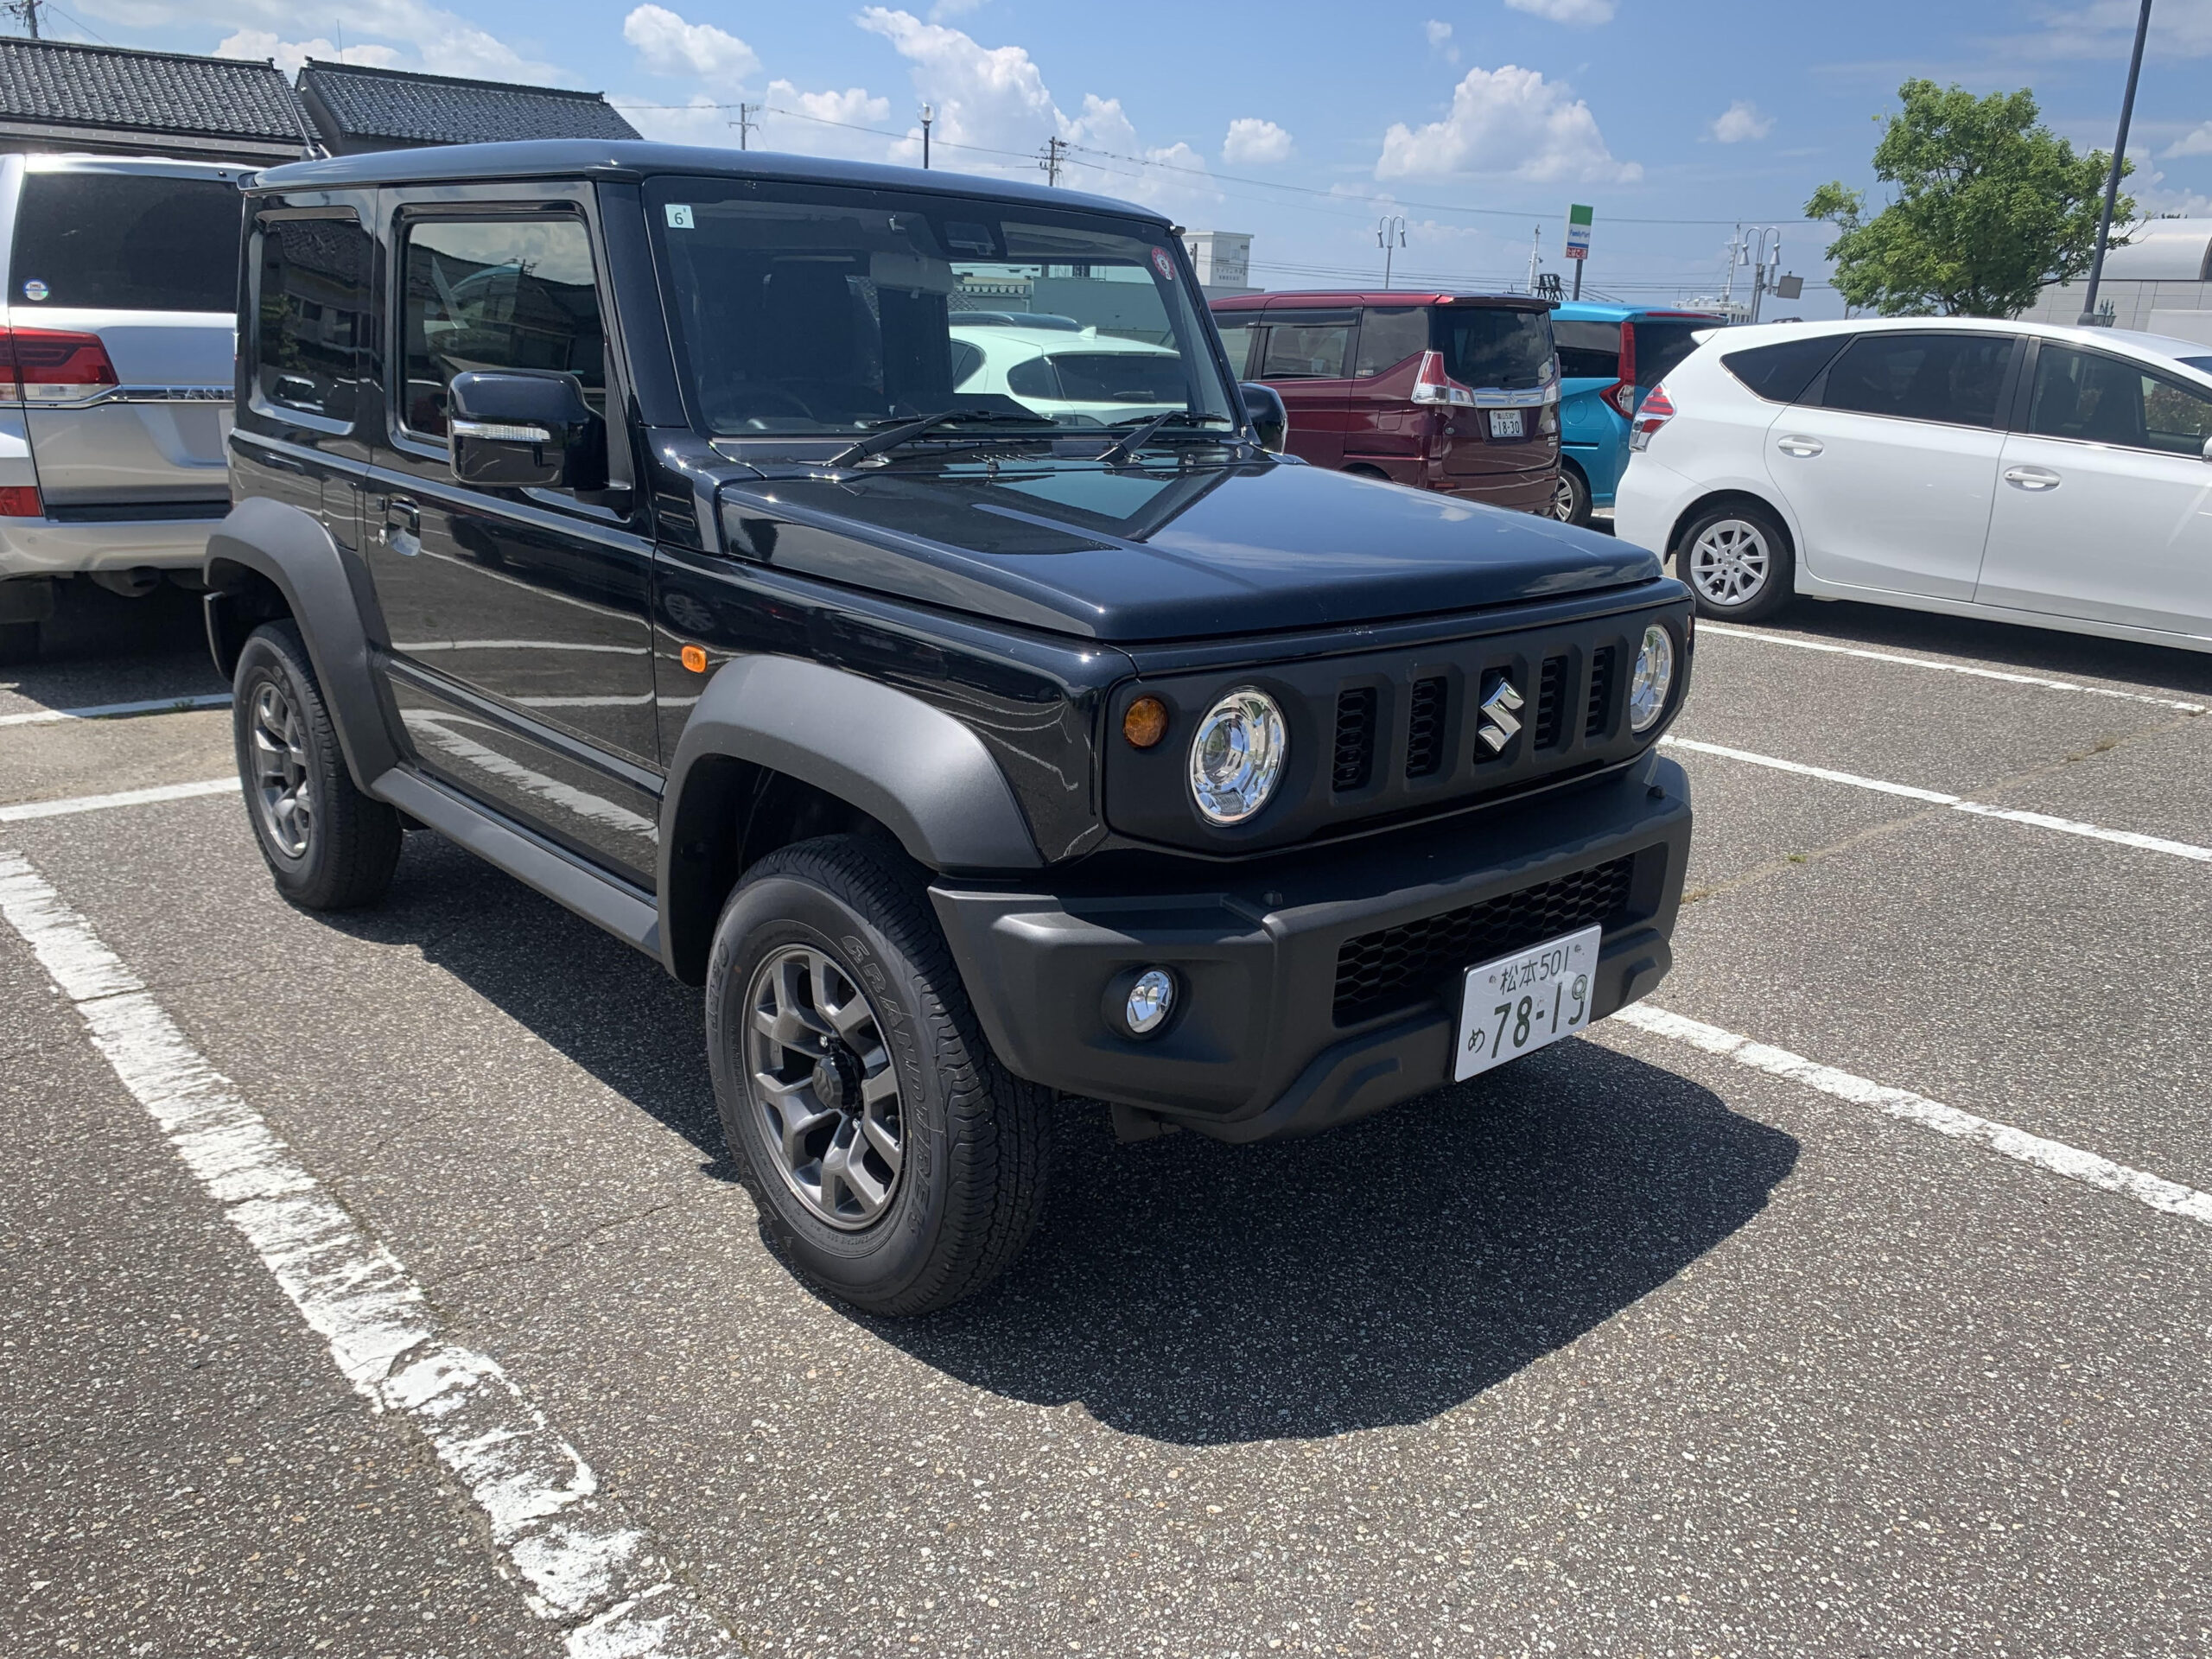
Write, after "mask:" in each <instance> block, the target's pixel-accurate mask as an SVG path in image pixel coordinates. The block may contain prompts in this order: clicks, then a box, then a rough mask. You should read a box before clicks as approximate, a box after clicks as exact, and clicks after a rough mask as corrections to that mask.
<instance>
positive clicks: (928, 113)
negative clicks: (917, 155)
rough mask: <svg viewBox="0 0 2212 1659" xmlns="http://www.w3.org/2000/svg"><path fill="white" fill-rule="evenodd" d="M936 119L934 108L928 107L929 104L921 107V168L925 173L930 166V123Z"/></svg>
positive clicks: (932, 106)
mask: <svg viewBox="0 0 2212 1659" xmlns="http://www.w3.org/2000/svg"><path fill="white" fill-rule="evenodd" d="M936 119H937V110H936V107H935V106H934V105H929V104H925V105H922V168H923V170H924V171H925V172H926V171H927V170H928V169H929V164H930V123H931V122H932V121H934V120H936Z"/></svg>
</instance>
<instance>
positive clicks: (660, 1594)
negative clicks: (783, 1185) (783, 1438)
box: [0, 852, 734, 1659]
mask: <svg viewBox="0 0 2212 1659" xmlns="http://www.w3.org/2000/svg"><path fill="white" fill-rule="evenodd" d="M0 915H4V916H5V917H6V918H7V920H8V923H9V925H10V926H11V927H13V928H14V929H15V930H16V932H17V933H18V934H20V935H21V936H22V938H23V940H24V942H25V943H26V944H29V946H30V948H31V950H33V951H34V952H35V954H36V955H37V957H38V959H39V961H40V963H41V964H42V965H43V966H44V967H45V969H46V971H47V975H48V977H49V978H50V979H52V980H53V982H54V986H55V988H57V989H59V990H60V993H61V994H62V995H64V996H66V997H67V998H68V999H69V1001H71V1002H72V1003H73V1004H74V1005H75V1007H76V1010H77V1013H78V1014H79V1017H80V1018H81V1019H82V1020H84V1022H85V1026H86V1030H87V1031H88V1032H89V1033H91V1036H92V1044H93V1046H95V1047H96V1048H98V1049H99V1052H101V1053H102V1054H103V1055H105V1057H106V1058H107V1061H108V1064H109V1065H111V1066H113V1067H114V1068H115V1073H116V1076H117V1077H119V1078H121V1079H122V1081H123V1084H124V1087H125V1088H126V1089H128V1090H130V1093H131V1094H132V1096H135V1097H136V1098H137V1102H138V1103H139V1104H140V1105H141V1106H143V1107H144V1108H145V1109H146V1111H147V1113H148V1115H149V1116H151V1117H152V1118H153V1120H154V1122H156V1124H158V1125H159V1126H160V1127H161V1129H162V1133H163V1134H164V1135H167V1136H168V1139H169V1143H170V1144H171V1145H172V1146H174V1147H175V1148H176V1151H177V1154H178V1156H179V1157H181V1159H182V1160H184V1163H185V1166H186V1167H187V1168H188V1169H189V1170H191V1172H192V1173H193V1174H194V1176H195V1177H197V1178H198V1179H199V1181H200V1185H202V1186H204V1187H205V1188H206V1189H207V1192H208V1193H209V1195H210V1196H211V1197H213V1198H214V1199H215V1201H216V1202H217V1203H218V1204H219V1205H221V1206H222V1208H223V1212H224V1214H225V1216H226V1217H227V1218H228V1220H229V1221H230V1223H231V1224H232V1226H233V1227H234V1228H236V1229H237V1230H238V1232H239V1233H240V1234H241V1235H243V1236H244V1237H245V1241H246V1243H248V1244H250V1245H251V1246H252V1248H253V1250H254V1253H255V1254H256V1255H258V1256H259V1257H260V1258H261V1262H262V1264H263V1265H264V1267H266V1268H268V1269H269V1271H270V1274H272V1275H274V1276H275V1278H276V1280H277V1283H278V1284H279V1285H281V1286H282V1287H283V1290H284V1294H286V1295H287V1296H289V1298H291V1300H292V1305H293V1306H295V1307H296V1308H297V1309H299V1311H300V1315H301V1317H302V1319H305V1320H306V1321H307V1322H308V1325H309V1326H310V1327H311V1328H312V1329H313V1330H314V1331H315V1333H316V1334H317V1335H319V1336H321V1338H323V1339H324V1340H325V1341H326V1342H327V1343H328V1344H330V1355H331V1357H332V1358H333V1359H334V1360H335V1361H336V1362H337V1363H338V1369H339V1370H340V1371H342V1372H343V1373H344V1374H345V1376H346V1381H347V1382H348V1383H352V1384H353V1387H354V1389H356V1390H358V1391H359V1393H360V1394H361V1395H363V1396H364V1397H365V1399H366V1400H367V1401H368V1402H369V1403H370V1404H371V1405H372V1407H373V1408H376V1409H377V1410H378V1411H391V1412H397V1413H400V1414H404V1415H405V1416H406V1417H407V1418H408V1419H409V1420H410V1421H411V1422H412V1423H413V1424H414V1425H415V1427H416V1428H418V1429H419V1430H420V1431H421V1432H422V1433H423V1435H424V1437H425V1438H427V1439H428V1440H429V1442H430V1445H431V1446H432V1447H434V1448H435V1451H436V1452H437V1455H438V1459H439V1460H440V1461H441V1462H442V1463H443V1464H444V1465H446V1467H447V1468H448V1469H449V1470H451V1471H453V1473H454V1477H455V1478H457V1479H458V1480H459V1481H460V1482H461V1484H462V1486H463V1487H465V1488H466V1489H467V1491H468V1494H469V1496H470V1497H472V1498H474V1500H475V1503H476V1505H477V1507H478V1508H479V1509H480V1510H482V1511H483V1513H484V1516H485V1519H486V1522H488V1523H489V1527H490V1531H491V1535H492V1537H493V1541H494V1542H495V1543H496V1544H497V1546H498V1548H499V1552H500V1554H501V1555H502V1557H503V1558H504V1560H505V1564H506V1566H507V1567H509V1568H511V1569H512V1573H513V1574H514V1576H515V1577H516V1578H518V1579H519V1580H521V1582H522V1585H523V1586H524V1596H525V1597H526V1598H527V1599H528V1600H529V1603H530V1606H531V1611H533V1612H535V1613H537V1616H538V1617H539V1618H543V1619H545V1620H547V1621H549V1622H550V1623H552V1624H557V1625H559V1626H561V1627H563V1630H564V1631H565V1634H566V1637H567V1647H568V1651H569V1654H570V1655H571V1656H572V1659H618V1656H619V1659H652V1656H664V1655H670V1654H673V1653H677V1652H683V1653H686V1654H696V1653H702V1652H717V1653H719V1652H734V1646H733V1644H732V1643H730V1642H729V1639H728V1633H727V1632H726V1631H724V1630H722V1629H721V1626H720V1624H718V1623H717V1622H716V1621H715V1620H714V1619H713V1618H710V1617H709V1615H708V1614H707V1612H706V1611H704V1610H703V1609H702V1608H701V1607H700V1606H699V1605H697V1604H696V1602H694V1601H693V1600H692V1599H691V1598H690V1596H689V1595H688V1594H687V1593H686V1592H684V1591H683V1589H681V1588H680V1587H679V1586H677V1585H676V1584H675V1583H673V1582H672V1581H671V1579H670V1577H669V1575H668V1567H667V1563H666V1561H665V1560H664V1559H663V1558H662V1556H661V1554H660V1553H659V1552H658V1550H657V1549H656V1548H654V1546H653V1544H652V1541H651V1540H650V1539H649V1538H648V1537H647V1536H646V1535H645V1533H644V1532H643V1531H642V1530H641V1529H639V1528H638V1527H636V1526H635V1525H633V1524H632V1523H631V1522H630V1521H629V1520H628V1518H627V1517H626V1516H624V1515H622V1514H621V1513H620V1510H618V1509H617V1508H616V1506H615V1505H614V1504H613V1503H611V1502H608V1501H607V1500H605V1499H602V1498H601V1497H598V1496H597V1493H598V1491H599V1480H598V1477H597V1476H595V1475H594V1474H593V1472H592V1471H591V1468H590V1466H589V1465H587V1464H586V1463H585V1462H584V1460H583V1459H582V1457H580V1456H579V1455H578V1454H577V1452H576V1450H575V1447H574V1446H571V1445H570V1444H569V1442H568V1440H565V1439H564V1438H563V1437H562V1436H561V1435H560V1434H558V1433H556V1432H555V1431H554V1430H553V1428H552V1427H550V1425H548V1423H547V1422H546V1421H545V1417H544V1414H543V1413H542V1412H540V1411H539V1410H538V1409H537V1407H535V1406H534V1405H532V1404H531V1402H530V1401H529V1399H528V1398H527V1397H526V1396H524V1394H523V1392H522V1390H521V1389H519V1388H518V1387H517V1386H516V1384H515V1383H514V1382H513V1380H512V1378H510V1377H509V1376H507V1374H506V1372H505V1370H501V1369H500V1367H499V1362H498V1361H496V1360H494V1359H493V1358H492V1357H490V1356H489V1355H487V1354H482V1353H479V1352H476V1351H474V1350H473V1349H469V1348H466V1347H463V1346H461V1344H458V1343H456V1342H454V1341H453V1340H451V1339H450V1338H448V1336H447V1335H446V1334H445V1332H443V1331H442V1329H441V1328H440V1323H441V1322H440V1319H439V1317H438V1315H437V1314H436V1313H435V1312H434V1311H433V1310H432V1309H431V1308H430V1306H429V1304H428V1303H427V1302H426V1301H425V1300H423V1293H422V1290H421V1288H420V1287H418V1286H417V1285H416V1283H415V1281H413V1280H412V1279H410V1277H409V1276H408V1274H407V1270H406V1269H405V1268H404V1267H402V1266H401V1265H400V1263H399V1262H398V1260H397V1258H396V1257H395V1256H394V1255H392V1253H391V1250H390V1249H387V1248H386V1247H385V1243H384V1242H383V1241H382V1240H381V1239H379V1238H378V1237H377V1236H375V1235H374V1234H372V1233H371V1232H370V1231H368V1230H367V1229H366V1228H365V1227H363V1226H362V1225H361V1224H360V1223H359V1222H358V1221H356V1220H355V1219H354V1218H353V1217H352V1216H351V1215H350V1214H348V1213H347V1211H346V1210H345V1209H344V1208H343V1207H342V1206H341V1205H339V1203H338V1202H337V1201H336V1200H335V1199H334V1198H332V1197H331V1196H330V1195H329V1194H328V1193H327V1192H325V1191H324V1190H323V1188H322V1186H321V1183H319V1182H318V1181H317V1180H316V1179H315V1177H314V1176H313V1175H311V1174H310V1173H308V1170H307V1168H306V1167H305V1166H303V1165H302V1164H301V1163H300V1162H299V1160H297V1159H296V1157H295V1156H294V1155H293V1153H292V1150H291V1148H290V1147H288V1146H286V1145H285V1144H284V1142H283V1141H282V1140H280V1139H279V1138H278V1137H277V1134H276V1132H275V1131H274V1130H272V1129H271V1128H270V1127H269V1125H268V1123H267V1122H265V1121H264V1119H263V1118H262V1116H261V1115H260V1114H259V1113H258V1112H257V1111H255V1110H254V1109H253V1108H252V1107H251V1106H249V1105H248V1104H247V1103H245V1100H244V1099H243V1098H241V1097H240V1096H238V1093H237V1092H236V1091H235V1090H233V1088H232V1085H231V1084H230V1083H229V1082H228V1080H226V1078H224V1077H222V1076H221V1075H220V1074H219V1073H218V1072H217V1071H215V1069H214V1068H213V1066H211V1065H208V1063H207V1060H206V1059H205V1058H203V1057H202V1056H201V1055H200V1053H199V1052H197V1051H196V1050H194V1048H193V1047H192V1046H191V1045H190V1044H189V1043H188V1042H187V1041H186V1040H185V1038H184V1034H183V1033H181V1032H180V1031H179V1030H178V1029H177V1027H176V1026H175V1023H174V1022H173V1021H171V1020H170V1019H169V1017H168V1014H165V1013H163V1012H162V1008H161V1006H160V1005H159V1004H158V1003H156V1001H154V998H153V995H152V994H151V993H150V992H149V991H148V990H147V988H146V987H145V985H144V983H143V982H142V981H141V980H140V979H139V978H138V976H137V975H135V974H133V973H132V972H131V971H130V968H129V967H128V966H126V965H125V964H124V962H123V960H122V959H121V958H120V957H118V956H117V955H116V954H115V953H114V952H113V951H112V950H109V949H108V947H107V946H106V945H105V944H103V943H101V941H100V939H99V937H98V936H97V935H96V934H95V933H93V931H92V927H91V925H90V924H88V923H87V922H86V920H85V918H83V917H82V916H79V914H78V913H77V912H75V911H73V910H72V909H70V908H69V906H67V904H66V903H64V902H63V900H62V899H61V896H60V894H59V893H56V892H55V891H54V888H53V887H52V886H51V885H50V884H48V881H47V880H46V879H45V878H44V877H42V876H41V875H40V874H39V873H38V872H37V871H36V870H35V869H34V868H32V867H31V865H30V863H29V861H27V860H26V859H24V858H23V857H22V855H20V854H16V853H12V852H0Z"/></svg>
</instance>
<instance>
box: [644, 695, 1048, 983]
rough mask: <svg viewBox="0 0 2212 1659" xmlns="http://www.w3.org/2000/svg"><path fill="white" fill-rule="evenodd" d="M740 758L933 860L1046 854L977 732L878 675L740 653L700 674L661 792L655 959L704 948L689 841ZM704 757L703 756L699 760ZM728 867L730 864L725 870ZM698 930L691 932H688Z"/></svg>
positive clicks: (942, 866) (1030, 865)
mask: <svg viewBox="0 0 2212 1659" xmlns="http://www.w3.org/2000/svg"><path fill="white" fill-rule="evenodd" d="M730 760H734V761H739V762H742V763H745V764H747V765H749V766H760V767H766V768H768V769H771V770H772V771H775V772H782V773H784V774H785V775H786V776H787V777H791V778H795V779H798V780H799V781H800V782H802V783H805V784H810V785H813V786H814V787H815V788H817V789H819V790H822V791H823V792H825V793H827V794H829V795H834V796H836V798H839V799H840V800H843V801H847V802H849V803H850V804H853V805H854V806H856V807H858V808H860V809H861V810H862V811H864V812H866V813H868V815H869V816H870V817H874V819H875V820H876V821H877V822H878V823H881V824H882V825H883V826H884V827H885V828H886V829H889V830H890V831H891V833H892V834H893V835H894V836H897V837H898V838H899V843H900V844H901V845H902V846H904V847H905V848H906V850H907V852H909V853H910V854H912V855H913V857H914V858H915V859H916V860H917V861H918V862H920V863H921V864H923V865H925V867H927V868H930V869H932V870H990V871H1012V870H1033V869H1041V868H1043V867H1044V863H1045V861H1044V859H1043V858H1042V857H1041V856H1040V855H1039V853H1038V850H1037V843H1036V842H1035V841H1034V839H1033V838H1032V836H1030V833H1029V825H1028V822H1027V820H1026V819H1025V818H1024V817H1022V815H1021V809H1020V806H1019V805H1017V804H1015V802H1014V791H1013V790H1012V789H1011V788H1010V787H1008V785H1007V781H1006V777H1005V774H1003V773H1002V772H1000V771H999V768H998V763H997V762H996V761H995V760H992V759H991V755H990V751H988V749H986V748H985V747H983V745H982V742H981V741H980V740H978V739H977V737H976V734H975V733H973V732H972V731H970V730H969V729H968V728H967V727H965V726H963V725H962V724H961V723H960V721H957V720H955V719H954V718H953V717H952V716H951V715H948V714H946V713H945V712H944V710H942V709H934V708H931V706H930V705H929V704H928V703H926V702H923V701H922V700H921V699H920V698H918V697H916V696H911V695H909V694H908V693H906V692H904V691H899V690H894V689H893V688H892V687H890V686H887V685H884V684H882V683H880V682H878V681H875V680H870V679H864V678H862V677H861V676H859V675H857V674H852V673H848V672H847V671H844V670H842V669H836V668H829V667H825V666H824V665H823V664H820V663H811V662H806V661H803V660H802V659H800V658H795V657H766V656H761V657H741V658H736V659H735V660H734V661H732V662H728V663H725V664H723V665H722V666H721V668H720V669H719V670H717V671H715V676H714V677H713V678H712V679H710V680H709V681H708V682H707V688H706V690H705V691H704V692H703V693H702V695H701V696H700V698H699V702H698V706H697V707H696V708H695V709H693V710H692V711H691V717H690V720H689V721H687V722H686V723H685V725H684V728H683V738H682V740H681V741H679V742H678V743H677V748H676V757H675V760H674V761H673V762H672V763H671V766H670V767H669V772H668V790H667V793H666V795H665V796H664V798H663V801H662V804H661V834H660V868H659V871H658V875H659V880H658V882H657V883H656V886H657V887H658V892H659V894H660V905H661V930H660V931H661V940H662V950H663V959H664V961H665V962H666V963H668V965H669V968H670V969H671V972H674V973H676V974H677V977H679V978H682V977H683V970H682V968H681V966H680V964H682V963H685V962H687V961H689V960H690V959H691V958H692V957H696V958H697V959H698V960H699V961H701V962H703V961H704V959H705V951H706V940H707V938H709V937H710V936H711V934H712V932H713V930H714V925H715V917H714V916H713V915H712V914H711V913H708V914H701V913H699V912H702V911H710V910H711V901H710V899H709V897H708V893H707V891H706V890H707V889H708V888H709V887H712V886H713V885H715V880H714V876H713V874H712V873H711V872H710V871H709V869H708V868H707V866H706V863H705V861H702V860H701V859H700V858H699V857H698V856H697V855H696V853H694V852H693V851H691V850H690V849H693V848H694V847H695V845H696V843H697V842H701V841H702V840H707V839H709V838H711V836H713V834H714V832H715V830H717V829H720V828H721V827H722V825H721V820H722V815H723V814H725V813H728V812H729V811H732V810H735V808H736V801H735V799H734V796H733V793H732V791H731V789H730V787H729V781H730V772H731V770H732V769H731V768H730V767H729V766H726V765H723V764H721V763H722V762H726V761H730ZM702 763H704V764H702ZM725 874H734V872H726V873H725ZM694 935H696V936H697V937H696V938H695V937H694Z"/></svg>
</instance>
